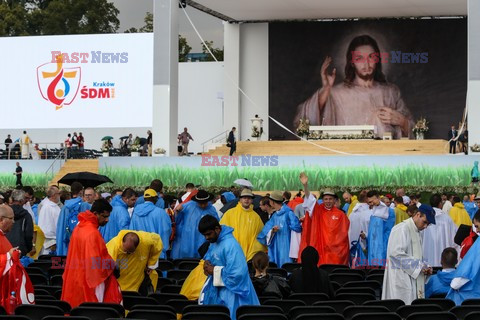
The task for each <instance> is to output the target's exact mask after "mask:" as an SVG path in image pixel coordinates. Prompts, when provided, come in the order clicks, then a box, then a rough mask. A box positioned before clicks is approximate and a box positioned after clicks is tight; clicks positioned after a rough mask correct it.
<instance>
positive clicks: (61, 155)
mask: <svg viewBox="0 0 480 320" xmlns="http://www.w3.org/2000/svg"><path fill="white" fill-rule="evenodd" d="M62 160H63V161H66V160H67V148H63V149H62V151H60V152H59V153H58V155H57V156H56V157H55V159H54V160H53V162H52V164H51V165H50V167H48V169H47V171H45V175H47V176H48V173H49V171H50V170H51V171H52V176H53V166H54V165H55V163H56V162H57V161H62ZM47 186H48V181H47Z"/></svg>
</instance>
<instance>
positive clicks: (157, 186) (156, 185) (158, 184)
mask: <svg viewBox="0 0 480 320" xmlns="http://www.w3.org/2000/svg"><path fill="white" fill-rule="evenodd" d="M148 189H153V190H155V192H156V193H157V195H158V197H157V202H155V205H156V206H157V207H159V208H160V209H165V201H164V200H163V198H162V197H161V196H160V193H161V192H162V189H163V182H162V181H160V180H158V179H155V180H152V182H150V186H149V187H148ZM142 203H145V199H144V198H143V196H141V197H138V199H137V202H135V207H136V206H138V205H139V204H142Z"/></svg>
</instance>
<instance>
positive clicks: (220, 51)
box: [202, 41, 223, 61]
mask: <svg viewBox="0 0 480 320" xmlns="http://www.w3.org/2000/svg"><path fill="white" fill-rule="evenodd" d="M205 45H206V46H205ZM207 47H208V49H210V52H211V53H212V54H213V55H214V56H215V58H217V61H223V49H219V48H214V47H213V41H205V44H203V43H202V52H203V53H205V54H206V55H207V56H206V57H205V60H204V61H215V59H214V58H213V57H212V55H211V54H210V53H209V52H208V50H207Z"/></svg>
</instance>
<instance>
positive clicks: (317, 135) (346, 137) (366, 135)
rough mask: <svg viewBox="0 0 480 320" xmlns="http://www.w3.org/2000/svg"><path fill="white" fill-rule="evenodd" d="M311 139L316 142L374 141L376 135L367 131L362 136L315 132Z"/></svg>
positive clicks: (371, 131)
mask: <svg viewBox="0 0 480 320" xmlns="http://www.w3.org/2000/svg"><path fill="white" fill-rule="evenodd" d="M309 138H310V139H314V140H316V139H318V140H328V139H330V140H367V139H374V138H375V133H374V132H373V130H368V131H367V130H365V131H363V132H362V133H361V134H328V133H320V132H319V131H314V132H312V133H311V134H310V136H309Z"/></svg>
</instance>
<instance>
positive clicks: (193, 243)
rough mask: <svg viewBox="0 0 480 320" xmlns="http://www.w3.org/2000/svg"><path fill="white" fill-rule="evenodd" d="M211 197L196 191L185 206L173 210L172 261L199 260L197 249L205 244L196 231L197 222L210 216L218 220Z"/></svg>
mask: <svg viewBox="0 0 480 320" xmlns="http://www.w3.org/2000/svg"><path fill="white" fill-rule="evenodd" d="M212 199H213V195H211V194H210V193H208V192H207V191H205V190H198V192H197V194H196V195H195V196H194V197H193V198H192V201H189V202H187V203H185V204H181V205H179V206H177V207H176V208H175V210H178V212H177V216H176V218H175V226H176V229H175V240H173V244H172V252H171V258H172V259H181V258H200V255H199V253H198V248H199V247H200V246H201V245H202V244H203V243H204V242H205V239H204V238H203V236H202V234H201V233H200V232H199V231H198V222H199V221H200V219H202V217H204V216H206V215H211V216H212V217H214V218H215V219H217V220H219V219H218V214H217V210H215V208H214V207H213V206H212V204H211V203H210V201H212Z"/></svg>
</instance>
